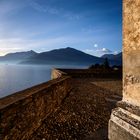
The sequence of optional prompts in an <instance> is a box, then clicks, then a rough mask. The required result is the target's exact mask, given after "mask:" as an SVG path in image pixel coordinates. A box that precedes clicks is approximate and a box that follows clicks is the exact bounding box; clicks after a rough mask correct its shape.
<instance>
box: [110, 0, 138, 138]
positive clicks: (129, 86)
mask: <svg viewBox="0 0 140 140" xmlns="http://www.w3.org/2000/svg"><path fill="white" fill-rule="evenodd" d="M109 139H110V140H131V139H133V140H137V139H140V0H124V1H123V100H122V101H121V102H119V103H118V108H116V109H114V110H113V111H112V114H111V119H110V122H109Z"/></svg>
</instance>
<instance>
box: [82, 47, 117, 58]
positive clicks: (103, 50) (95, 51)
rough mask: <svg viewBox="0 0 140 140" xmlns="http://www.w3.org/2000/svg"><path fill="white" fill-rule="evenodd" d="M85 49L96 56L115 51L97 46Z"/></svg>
mask: <svg viewBox="0 0 140 140" xmlns="http://www.w3.org/2000/svg"><path fill="white" fill-rule="evenodd" d="M83 51H84V52H86V53H88V54H91V55H94V56H102V55H104V54H112V53H114V52H113V51H111V50H109V49H107V48H98V47H95V48H94V49H85V50H83Z"/></svg>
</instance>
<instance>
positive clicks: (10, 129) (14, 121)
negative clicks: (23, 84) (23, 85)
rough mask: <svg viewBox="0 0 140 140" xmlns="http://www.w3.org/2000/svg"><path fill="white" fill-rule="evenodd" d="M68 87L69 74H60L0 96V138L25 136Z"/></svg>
mask: <svg viewBox="0 0 140 140" xmlns="http://www.w3.org/2000/svg"><path fill="white" fill-rule="evenodd" d="M71 89H72V87H71V79H70V77H62V78H59V79H56V80H52V81H49V82H47V83H44V84H41V85H38V86H35V87H32V88H30V89H27V90H25V91H21V92H19V93H16V94H13V95H10V96H8V97H5V98H2V99H1V100H0V139H1V140H28V139H29V136H30V135H31V134H32V133H33V132H34V131H35V130H36V129H37V128H38V127H39V126H40V125H41V124H42V121H43V120H44V119H45V118H46V117H47V116H48V115H50V114H51V113H52V112H55V110H56V109H57V107H58V106H59V105H60V104H61V102H62V101H63V100H64V98H65V97H66V96H67V94H68V93H69V92H70V91H71Z"/></svg>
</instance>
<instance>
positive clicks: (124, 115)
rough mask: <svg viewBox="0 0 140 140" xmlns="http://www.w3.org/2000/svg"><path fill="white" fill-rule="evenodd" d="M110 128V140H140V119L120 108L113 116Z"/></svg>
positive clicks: (115, 110)
mask: <svg viewBox="0 0 140 140" xmlns="http://www.w3.org/2000/svg"><path fill="white" fill-rule="evenodd" d="M109 128H110V129H109V139H110V140H139V139H140V117H139V116H136V115H134V114H132V113H130V112H128V111H126V110H124V109H121V108H119V107H118V108H116V109H114V110H113V112H112V114H111V119H110V121H109Z"/></svg>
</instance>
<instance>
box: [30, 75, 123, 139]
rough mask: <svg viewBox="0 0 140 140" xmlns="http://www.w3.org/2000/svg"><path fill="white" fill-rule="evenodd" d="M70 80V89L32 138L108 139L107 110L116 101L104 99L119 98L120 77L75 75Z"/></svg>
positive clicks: (120, 92)
mask: <svg viewBox="0 0 140 140" xmlns="http://www.w3.org/2000/svg"><path fill="white" fill-rule="evenodd" d="M72 83H73V90H72V91H71V93H70V94H69V95H68V97H67V98H66V99H65V100H64V101H63V102H62V104H61V106H60V107H59V108H58V109H57V110H56V112H55V113H53V114H51V115H50V116H49V117H47V118H46V119H45V120H44V122H43V124H42V125H41V127H40V128H38V129H37V130H36V131H35V132H34V134H33V135H32V136H31V140H90V139H92V140H94V139H96V140H107V131H108V121H109V119H110V112H111V109H112V108H113V107H114V106H115V104H116V102H112V101H110V100H107V99H114V96H117V97H120V98H115V101H117V100H121V94H122V86H121V85H122V82H121V80H116V79H108V80H107V79H93V78H74V79H73V82H72ZM109 83H111V84H109ZM116 83H117V84H116ZM109 89H114V90H113V91H112V90H109ZM115 94H116V95H115ZM110 102H111V103H110Z"/></svg>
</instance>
